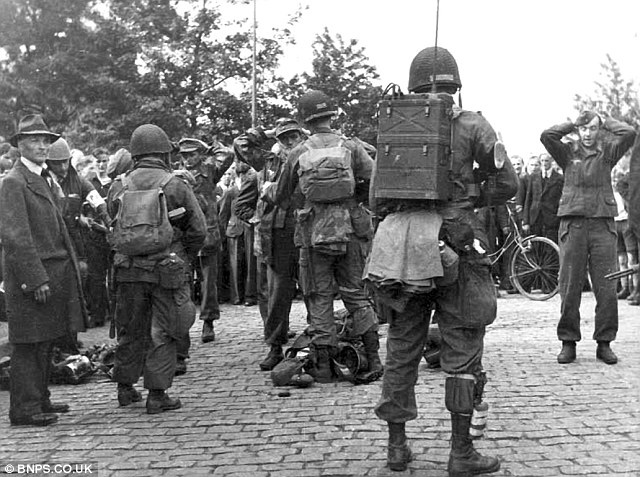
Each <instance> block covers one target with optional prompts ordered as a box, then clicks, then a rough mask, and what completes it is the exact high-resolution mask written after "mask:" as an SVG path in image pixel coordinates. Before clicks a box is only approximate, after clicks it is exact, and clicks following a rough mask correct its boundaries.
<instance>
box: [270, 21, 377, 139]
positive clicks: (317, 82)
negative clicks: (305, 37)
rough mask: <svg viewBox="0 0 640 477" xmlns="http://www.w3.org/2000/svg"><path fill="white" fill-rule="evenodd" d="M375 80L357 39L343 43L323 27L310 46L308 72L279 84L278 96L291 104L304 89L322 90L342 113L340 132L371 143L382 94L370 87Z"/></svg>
mask: <svg viewBox="0 0 640 477" xmlns="http://www.w3.org/2000/svg"><path fill="white" fill-rule="evenodd" d="M378 77H379V76H378V73H377V71H376V68H375V66H372V65H371V64H369V58H368V57H367V56H366V54H365V51H364V48H362V47H360V46H359V45H358V42H357V40H353V39H352V40H349V41H345V40H344V39H343V38H342V36H341V35H339V34H337V35H335V38H334V37H333V36H332V35H331V34H330V33H329V31H328V29H327V28H325V29H324V31H323V32H322V33H321V34H319V35H317V36H316V39H315V41H314V43H313V63H312V72H311V73H306V72H305V73H302V74H301V75H297V76H295V77H294V78H292V79H291V80H290V81H289V82H288V83H286V84H283V85H282V94H283V96H285V97H289V98H291V102H292V104H295V103H296V99H295V98H297V97H299V96H300V95H301V94H303V93H304V91H306V90H309V89H319V90H321V91H323V92H324V93H326V94H327V95H329V97H331V98H332V99H334V101H336V102H337V104H338V106H339V107H340V109H341V110H342V114H340V116H339V117H338V119H337V126H338V127H339V128H340V129H341V130H342V132H343V133H345V134H347V135H356V136H358V137H360V138H361V139H363V140H364V141H367V142H369V143H371V144H375V143H376V135H377V120H376V110H377V104H378V101H379V100H380V97H381V95H382V88H381V87H379V86H376V85H374V81H375V80H376V79H378Z"/></svg>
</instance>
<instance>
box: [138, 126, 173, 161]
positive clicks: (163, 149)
mask: <svg viewBox="0 0 640 477" xmlns="http://www.w3.org/2000/svg"><path fill="white" fill-rule="evenodd" d="M129 150H130V151H131V156H132V157H136V156H143V155H145V154H165V153H169V152H172V151H173V144H171V141H169V136H167V133H165V132H164V131H163V130H162V129H161V128H159V127H158V126H156V125H154V124H143V125H142V126H138V127H137V128H136V129H135V131H133V134H131V143H130V147H129Z"/></svg>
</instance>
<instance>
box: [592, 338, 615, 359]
mask: <svg viewBox="0 0 640 477" xmlns="http://www.w3.org/2000/svg"><path fill="white" fill-rule="evenodd" d="M596 358H597V359H599V360H600V361H602V362H604V363H605V364H616V363H617V362H618V357H617V356H616V354H615V353H614V352H613V350H612V349H611V346H610V345H609V342H608V341H598V348H597V349H596Z"/></svg>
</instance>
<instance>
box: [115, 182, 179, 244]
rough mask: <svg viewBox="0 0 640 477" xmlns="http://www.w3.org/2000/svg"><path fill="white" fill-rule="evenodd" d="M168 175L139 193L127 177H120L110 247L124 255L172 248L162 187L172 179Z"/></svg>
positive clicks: (171, 235)
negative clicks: (116, 210)
mask: <svg viewBox="0 0 640 477" xmlns="http://www.w3.org/2000/svg"><path fill="white" fill-rule="evenodd" d="M172 177H173V176H172V175H171V174H169V173H167V174H166V176H164V177H162V178H161V179H160V180H159V181H158V183H157V185H156V186H155V187H153V188H151V189H142V190H138V189H137V188H136V187H135V185H134V183H133V181H132V180H131V178H130V177H129V176H124V177H123V178H122V191H120V193H119V195H118V197H117V198H116V200H117V201H118V202H119V207H118V213H117V215H116V220H115V225H114V227H113V232H112V234H111V244H112V246H113V248H114V249H115V251H116V252H118V253H122V254H124V255H131V256H135V255H150V254H153V253H158V252H162V251H163V250H166V249H168V248H169V246H170V245H171V241H172V240H173V228H172V227H171V223H170V222H169V214H168V211H167V200H166V197H165V195H164V190H163V189H164V186H165V185H166V184H167V183H168V182H169V181H170V180H171V179H172Z"/></svg>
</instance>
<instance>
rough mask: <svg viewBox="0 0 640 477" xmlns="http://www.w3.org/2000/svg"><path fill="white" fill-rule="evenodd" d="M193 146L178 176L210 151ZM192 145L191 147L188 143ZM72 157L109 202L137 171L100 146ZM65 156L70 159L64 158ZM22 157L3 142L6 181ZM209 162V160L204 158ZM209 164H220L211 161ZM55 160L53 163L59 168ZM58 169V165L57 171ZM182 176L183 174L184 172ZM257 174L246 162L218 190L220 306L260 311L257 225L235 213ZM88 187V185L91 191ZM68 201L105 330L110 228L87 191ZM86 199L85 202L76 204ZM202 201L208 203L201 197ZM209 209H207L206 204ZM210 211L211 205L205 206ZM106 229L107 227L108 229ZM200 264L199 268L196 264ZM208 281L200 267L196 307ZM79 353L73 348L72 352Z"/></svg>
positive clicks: (89, 289) (88, 286)
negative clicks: (190, 160) (117, 185)
mask: <svg viewBox="0 0 640 477" xmlns="http://www.w3.org/2000/svg"><path fill="white" fill-rule="evenodd" d="M189 141H191V142H190V143H189V144H197V142H200V144H199V145H198V146H199V148H198V149H196V150H195V151H189V152H185V148H184V147H183V148H182V150H181V153H180V154H176V155H175V156H174V157H175V160H174V162H173V164H172V166H173V168H174V169H175V170H176V171H180V170H185V166H186V164H185V156H188V155H189V154H190V153H191V152H196V153H197V154H199V155H201V154H202V153H203V152H204V149H205V148H206V145H205V144H204V143H203V142H202V141H197V140H189ZM185 144H186V143H185ZM69 153H70V155H71V161H70V168H72V169H73V170H74V173H77V175H78V176H79V177H80V178H81V179H82V180H83V181H87V182H88V183H89V184H90V185H91V187H92V188H93V189H95V190H96V191H97V192H98V193H99V194H100V196H102V197H103V198H106V197H107V194H108V190H109V186H110V184H111V182H112V181H113V179H115V178H116V177H117V176H118V175H120V174H122V173H124V172H126V171H128V170H129V169H131V168H132V167H133V161H132V158H131V154H130V153H129V152H128V151H127V149H125V148H121V149H118V150H117V151H115V152H112V153H110V152H109V151H108V150H107V149H105V148H102V147H99V148H95V149H93V150H92V151H91V153H90V154H85V153H83V152H82V151H81V150H79V149H72V148H70V149H69ZM63 155H64V154H63ZM19 158H20V153H19V151H18V149H17V148H15V147H13V146H11V145H10V144H9V143H8V142H2V143H0V179H1V178H2V177H3V176H4V175H5V174H6V173H7V172H8V171H9V170H10V169H11V168H12V167H13V165H14V163H15V162H16V160H18V159H19ZM203 158H204V156H203ZM205 160H206V161H209V162H211V161H215V160H214V159H213V158H211V157H209V158H205ZM54 161H55V158H54V159H53V160H52V159H51V158H50V159H49V160H48V163H49V164H55V162H54ZM54 167H55V166H54ZM178 173H179V172H178ZM255 174H256V172H255V171H254V170H253V169H251V168H249V167H248V166H247V165H246V164H245V163H242V162H238V161H235V162H234V163H232V164H231V166H230V167H229V168H228V169H227V170H226V172H225V173H224V175H223V177H222V179H220V181H219V182H218V183H217V186H216V188H215V200H216V202H217V210H218V216H219V223H220V231H221V236H222V237H223V240H221V242H220V243H221V249H220V251H219V253H218V260H219V262H218V263H219V266H218V272H217V273H218V280H217V287H218V302H219V303H231V304H233V305H244V306H254V305H256V304H257V302H258V300H257V288H256V283H257V276H256V257H255V254H254V250H253V247H254V239H253V228H254V227H253V225H252V224H250V223H249V222H248V221H245V220H242V219H240V218H239V217H238V216H237V215H236V213H235V204H236V201H237V198H238V194H239V192H240V190H241V188H242V186H243V183H244V182H246V181H248V180H252V179H255ZM58 182H59V183H60V184H61V185H62V188H63V189H65V181H64V180H63V179H62V178H60V177H58ZM87 187H88V186H87ZM63 193H64V194H65V195H66V196H67V197H66V201H65V202H67V203H66V204H65V211H64V212H65V219H66V220H65V222H66V225H67V227H68V229H69V232H70V234H71V236H72V238H73V239H74V245H75V247H76V251H77V252H78V256H79V258H80V260H81V261H82V262H83V267H84V266H85V265H86V268H83V270H84V271H86V274H84V275H83V279H84V288H85V298H86V300H87V305H88V308H89V311H90V315H91V319H90V322H89V325H90V326H102V325H104V324H105V323H106V322H107V321H108V320H109V319H110V318H111V316H112V315H113V307H114V303H113V297H112V298H111V300H110V299H109V296H110V295H111V294H112V293H110V290H109V281H108V280H107V277H108V276H109V254H110V248H109V246H108V244H107V241H106V237H105V234H104V229H101V227H100V222H99V221H98V220H96V219H97V217H94V212H92V210H91V208H90V207H88V204H87V203H86V199H87V197H86V196H87V191H82V190H81V189H79V190H77V191H76V190H63ZM78 195H79V196H81V197H80V199H81V203H79V204H77V206H76V204H69V203H68V202H74V200H75V199H76V196H78ZM199 200H201V201H202V200H206V199H203V198H202V197H199ZM202 205H203V206H205V204H202ZM205 207H206V206H205ZM102 225H104V224H102ZM194 265H198V264H194ZM201 282H202V277H201V271H200V270H199V267H196V269H195V271H194V285H195V286H194V295H195V296H194V298H195V299H196V302H197V301H198V299H199V298H200V296H201V294H202V293H203V290H202V283H201ZM70 351H73V348H71V349H70Z"/></svg>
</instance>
